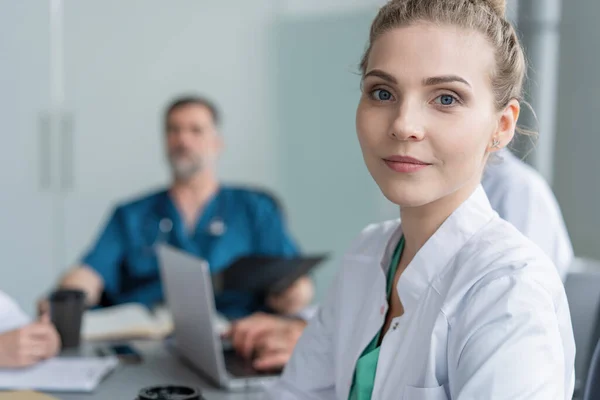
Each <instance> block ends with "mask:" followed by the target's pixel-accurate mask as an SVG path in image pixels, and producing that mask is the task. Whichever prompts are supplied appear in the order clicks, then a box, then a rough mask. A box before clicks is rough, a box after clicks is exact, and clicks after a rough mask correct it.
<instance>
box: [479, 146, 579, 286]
mask: <svg viewBox="0 0 600 400" xmlns="http://www.w3.org/2000/svg"><path fill="white" fill-rule="evenodd" d="M498 155H499V156H500V157H501V158H502V160H500V161H498V162H490V163H489V165H488V166H487V168H486V170H485V173H484V175H483V181H482V184H483V188H484V189H485V192H486V194H487V196H488V198H489V199H490V203H491V204H492V208H493V209H494V210H496V211H497V212H498V214H499V215H500V217H501V218H503V219H505V220H507V221H508V222H510V223H511V224H513V225H514V226H515V227H516V228H517V229H518V230H519V231H521V232H522V233H523V234H524V235H525V236H527V237H528V238H529V239H531V240H532V241H533V242H534V243H535V244H537V245H538V246H540V247H541V249H542V250H544V251H545V252H546V254H548V255H549V256H550V258H551V259H552V261H554V264H555V265H556V267H557V268H558V273H559V274H560V277H561V279H562V280H563V281H565V279H566V278H567V273H568V270H569V266H570V265H571V262H572V261H573V246H572V245H571V241H570V240H569V234H568V232H567V228H566V226H565V222H564V220H563V216H562V213H561V211H560V207H559V205H558V202H557V201H556V198H555V197H554V193H553V192H552V189H550V186H548V183H547V182H546V181H545V180H544V178H543V177H542V176H541V175H540V174H539V173H538V172H537V171H536V170H534V169H533V168H531V167H530V166H529V165H527V164H525V163H524V162H523V161H521V160H519V159H518V158H517V157H515V156H514V155H513V154H512V153H511V152H510V151H509V150H508V149H504V150H502V151H501V152H499V153H498Z"/></svg>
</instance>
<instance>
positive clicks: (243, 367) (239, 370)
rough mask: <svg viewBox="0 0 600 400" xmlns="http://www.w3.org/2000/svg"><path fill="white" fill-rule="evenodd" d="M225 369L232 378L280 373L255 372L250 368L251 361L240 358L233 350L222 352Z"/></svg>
mask: <svg viewBox="0 0 600 400" xmlns="http://www.w3.org/2000/svg"><path fill="white" fill-rule="evenodd" d="M223 356H224V358H225V368H226V369H227V372H229V373H230V374H231V375H232V376H234V377H236V378H249V377H260V376H273V375H274V374H276V373H279V372H281V371H268V372H261V371H257V370H255V369H254V367H252V360H246V359H244V358H243V357H240V356H239V355H238V354H237V353H236V352H235V351H234V350H224V351H223Z"/></svg>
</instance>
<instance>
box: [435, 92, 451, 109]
mask: <svg viewBox="0 0 600 400" xmlns="http://www.w3.org/2000/svg"><path fill="white" fill-rule="evenodd" d="M435 102H436V103H438V104H440V105H442V106H451V105H453V104H454V103H455V102H456V97H454V96H451V95H449V94H443V95H441V96H438V97H437V98H436V99H435Z"/></svg>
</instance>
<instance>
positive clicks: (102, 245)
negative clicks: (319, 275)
mask: <svg viewBox="0 0 600 400" xmlns="http://www.w3.org/2000/svg"><path fill="white" fill-rule="evenodd" d="M165 220H166V221H167V222H166V225H167V226H169V225H172V227H171V229H170V230H168V229H167V232H164V231H165V229H163V230H162V231H161V229H160V228H159V225H160V224H161V221H163V224H165V222H164V221H165ZM169 221H170V222H169ZM219 221H222V222H223V224H224V227H225V229H224V232H222V234H218V232H217V231H218V229H215V228H218V226H217V225H219ZM158 243H168V244H170V245H171V246H174V247H176V248H179V249H182V250H184V251H187V252H189V253H191V254H194V255H196V256H198V257H201V258H203V259H205V260H206V261H208V263H209V266H210V270H211V272H212V273H213V274H214V273H217V272H220V271H222V270H223V269H225V268H226V267H227V266H228V265H230V264H231V263H232V262H233V261H235V260H236V259H237V258H238V257H241V256H244V255H270V256H289V257H291V256H294V255H296V254H298V248H297V246H296V244H295V243H294V241H293V239H292V238H291V237H290V235H289V233H288V231H287V229H286V227H285V224H284V221H283V216H282V215H281V210H280V209H279V206H278V204H276V202H275V201H274V199H273V198H272V197H271V196H268V195H267V194H265V193H261V192H257V191H252V190H247V189H242V188H233V187H221V188H220V190H219V191H218V193H217V194H216V195H215V196H214V197H213V198H212V199H211V200H210V201H209V202H208V203H207V205H206V206H205V208H204V210H203V213H202V215H201V217H200V218H199V220H198V224H197V226H196V229H195V231H194V232H190V231H189V230H188V231H186V227H185V223H184V221H183V220H182V218H181V216H180V215H179V212H178V210H177V208H176V207H175V204H174V203H173V201H172V200H171V197H170V196H169V193H168V191H161V192H158V193H155V194H152V195H149V196H146V197H143V198H141V199H138V200H136V201H133V202H131V203H128V204H124V205H121V206H119V207H117V208H116V210H115V211H114V213H113V214H112V217H111V218H110V220H109V221H108V224H107V225H106V227H105V228H104V231H103V232H102V234H101V235H100V237H99V238H98V240H97V242H96V244H95V245H94V246H93V247H92V249H91V250H90V252H89V253H88V254H87V255H86V256H85V257H84V258H83V260H82V262H83V264H85V265H88V266H90V267H92V268H93V269H94V270H96V271H97V272H98V273H99V274H100V276H102V278H103V280H104V298H105V300H106V301H107V302H108V303H109V304H122V303H129V302H137V303H142V304H145V305H147V306H149V307H150V306H153V305H155V304H157V303H160V302H162V301H163V291H162V284H161V282H160V275H159V268H158V261H157V257H156V252H155V246H154V245H155V244H158ZM215 297H216V298H215V304H216V307H217V310H218V311H219V312H221V313H223V314H224V315H226V316H228V317H229V318H238V317H243V316H246V315H249V314H251V313H253V312H255V311H258V310H261V309H264V304H262V301H261V299H259V298H257V297H256V296H254V295H252V294H250V293H241V292H231V291H229V292H221V293H217V294H216V295H215Z"/></svg>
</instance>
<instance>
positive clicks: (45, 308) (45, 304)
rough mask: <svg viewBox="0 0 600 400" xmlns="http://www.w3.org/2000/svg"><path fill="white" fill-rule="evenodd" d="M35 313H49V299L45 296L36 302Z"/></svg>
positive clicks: (40, 314)
mask: <svg viewBox="0 0 600 400" xmlns="http://www.w3.org/2000/svg"><path fill="white" fill-rule="evenodd" d="M37 313H38V316H40V317H41V316H43V315H49V314H50V301H48V299H47V298H46V297H44V298H41V299H39V300H38V302H37Z"/></svg>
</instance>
